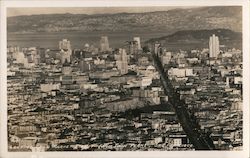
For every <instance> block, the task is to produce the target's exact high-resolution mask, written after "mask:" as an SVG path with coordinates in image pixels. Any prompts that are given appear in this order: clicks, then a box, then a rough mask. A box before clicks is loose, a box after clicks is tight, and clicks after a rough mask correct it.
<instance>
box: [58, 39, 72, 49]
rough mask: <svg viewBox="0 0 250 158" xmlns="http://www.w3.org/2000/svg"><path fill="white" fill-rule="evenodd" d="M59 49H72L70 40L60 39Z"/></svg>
mask: <svg viewBox="0 0 250 158" xmlns="http://www.w3.org/2000/svg"><path fill="white" fill-rule="evenodd" d="M59 49H64V50H71V45H70V41H69V40H67V39H63V40H62V41H59Z"/></svg>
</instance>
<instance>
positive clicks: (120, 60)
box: [115, 48, 128, 75]
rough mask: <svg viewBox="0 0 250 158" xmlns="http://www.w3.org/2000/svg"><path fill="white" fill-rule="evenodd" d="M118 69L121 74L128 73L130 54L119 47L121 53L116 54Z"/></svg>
mask: <svg viewBox="0 0 250 158" xmlns="http://www.w3.org/2000/svg"><path fill="white" fill-rule="evenodd" d="M115 59H116V66H117V69H118V70H119V71H120V74H121V75H123V74H126V73H128V56H127V53H126V50H125V49H121V48H120V49H119V53H118V54H117V55H116V56H115Z"/></svg>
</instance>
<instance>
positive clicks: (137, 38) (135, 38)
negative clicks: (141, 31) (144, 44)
mask: <svg viewBox="0 0 250 158" xmlns="http://www.w3.org/2000/svg"><path fill="white" fill-rule="evenodd" d="M134 41H135V42H136V46H137V50H141V49H142V48H141V40H140V37H134Z"/></svg>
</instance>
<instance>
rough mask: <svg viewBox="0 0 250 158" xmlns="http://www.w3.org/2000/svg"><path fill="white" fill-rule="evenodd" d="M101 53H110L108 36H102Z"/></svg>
mask: <svg viewBox="0 0 250 158" xmlns="http://www.w3.org/2000/svg"><path fill="white" fill-rule="evenodd" d="M100 48H101V52H105V51H109V41H108V36H102V37H101V40H100Z"/></svg>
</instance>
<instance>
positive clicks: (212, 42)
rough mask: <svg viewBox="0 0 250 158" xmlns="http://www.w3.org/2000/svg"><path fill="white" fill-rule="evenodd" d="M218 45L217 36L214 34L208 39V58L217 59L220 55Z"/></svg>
mask: <svg viewBox="0 0 250 158" xmlns="http://www.w3.org/2000/svg"><path fill="white" fill-rule="evenodd" d="M219 47H220V44H219V38H218V36H215V35H214V34H213V35H212V36H210V38H209V57H210V58H217V57H218V55H219V53H220V48H219Z"/></svg>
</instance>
